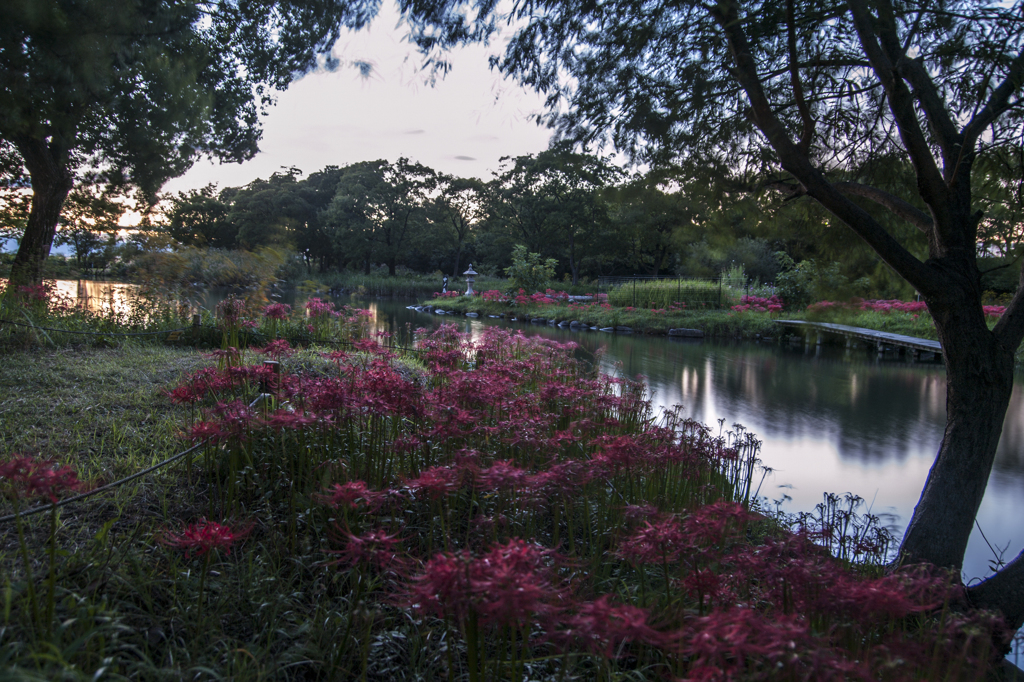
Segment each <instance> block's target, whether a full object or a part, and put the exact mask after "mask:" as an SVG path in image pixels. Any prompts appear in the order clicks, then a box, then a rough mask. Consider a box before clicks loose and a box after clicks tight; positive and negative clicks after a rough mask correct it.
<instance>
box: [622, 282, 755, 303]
mask: <svg viewBox="0 0 1024 682" xmlns="http://www.w3.org/2000/svg"><path fill="white" fill-rule="evenodd" d="M742 295H743V294H742V291H740V290H739V289H736V288H733V287H731V286H728V283H726V284H725V285H724V286H720V285H719V283H718V282H715V281H711V280H698V279H688V280H672V279H667V280H656V281H643V280H640V281H637V282H627V283H625V284H621V285H619V286H616V287H613V288H611V289H610V290H609V291H608V302H609V303H610V304H612V305H613V306H616V307H620V308H625V307H641V308H665V309H668V308H671V307H672V306H678V305H680V304H685V305H686V307H688V308H696V307H705V308H728V307H729V306H732V305H736V304H737V303H739V299H740V296H742Z"/></svg>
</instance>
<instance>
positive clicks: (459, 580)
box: [412, 538, 564, 627]
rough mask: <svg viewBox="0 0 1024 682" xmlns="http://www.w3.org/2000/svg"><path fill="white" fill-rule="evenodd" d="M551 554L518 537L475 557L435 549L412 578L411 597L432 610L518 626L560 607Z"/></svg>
mask: <svg viewBox="0 0 1024 682" xmlns="http://www.w3.org/2000/svg"><path fill="white" fill-rule="evenodd" d="M553 556H554V552H552V551H550V550H543V549H541V548H540V547H538V546H537V545H534V544H532V543H528V542H526V541H524V540H520V539H518V538H513V539H512V540H510V541H509V542H507V543H506V544H504V545H498V546H496V547H494V548H493V549H492V550H491V551H490V552H488V553H487V554H484V555H482V556H480V557H478V558H475V559H474V558H473V557H472V556H471V555H470V554H469V553H468V552H459V553H456V554H438V555H437V556H435V557H434V558H433V559H431V560H430V561H429V562H427V564H426V566H424V571H423V574H422V575H421V576H419V577H418V578H416V579H415V580H414V586H413V590H412V602H413V603H414V604H417V605H419V606H420V607H421V608H423V609H424V610H426V611H427V612H429V613H434V614H436V615H442V616H443V615H445V614H452V615H455V616H456V617H459V618H462V617H464V616H466V615H467V614H468V613H469V612H470V611H474V612H476V613H477V615H478V616H479V618H480V622H481V624H495V625H516V626H519V627H522V626H523V625H525V624H526V623H527V622H528V621H529V620H531V619H532V618H534V617H537V616H549V615H551V614H553V613H555V612H556V611H557V610H558V609H559V608H560V605H561V603H562V601H563V597H564V594H563V591H562V590H560V589H559V588H558V587H557V586H555V585H554V584H553V582H552V576H553V571H552V569H551V567H550V566H549V564H550V560H551V558H552V557H553Z"/></svg>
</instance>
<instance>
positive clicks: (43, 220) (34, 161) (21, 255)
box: [10, 139, 74, 287]
mask: <svg viewBox="0 0 1024 682" xmlns="http://www.w3.org/2000/svg"><path fill="white" fill-rule="evenodd" d="M17 147H18V152H19V153H20V154H21V157H22V159H23V160H24V161H25V167H26V168H28V172H29V175H30V176H31V178H32V209H31V211H30V212H29V216H28V224H27V225H26V226H25V235H24V236H23V237H22V238H21V245H20V246H19V247H18V254H17V255H16V256H15V257H14V263H13V264H12V266H11V277H10V285H11V286H12V287H18V286H32V285H37V284H40V283H42V281H43V266H44V264H45V263H46V258H47V256H49V255H50V247H51V246H53V236H54V234H56V232H57V221H58V220H60V212H61V209H62V208H64V201H65V199H67V198H68V193H69V192H71V187H72V186H73V184H74V179H73V177H72V175H71V173H70V172H69V171H68V169H67V163H66V159H65V158H63V157H64V156H66V155H64V154H62V153H60V152H59V151H55V150H54V149H53V148H51V146H49V145H47V144H46V142H44V141H42V140H36V139H19V140H18V141H17Z"/></svg>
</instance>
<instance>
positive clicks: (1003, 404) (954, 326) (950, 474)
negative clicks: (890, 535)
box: [901, 278, 1013, 570]
mask: <svg viewBox="0 0 1024 682" xmlns="http://www.w3.org/2000/svg"><path fill="white" fill-rule="evenodd" d="M952 279H953V278H951V280H952ZM964 288H966V287H957V286H955V284H954V282H953V281H951V282H950V286H949V287H948V289H947V290H946V291H945V293H946V297H945V298H947V299H948V298H954V297H956V294H958V293H959V294H961V295H962V294H963V293H964ZM972 288H973V287H972ZM979 294H980V292H979ZM978 298H979V300H978V301H976V302H973V303H968V302H954V301H949V300H943V301H935V302H933V301H930V300H929V301H928V304H929V309H930V310H931V313H932V316H933V318H934V319H935V326H936V328H937V330H938V333H939V340H940V342H941V343H942V351H943V355H944V360H945V363H946V430H945V433H944V434H943V438H942V444H941V446H940V447H939V453H938V456H937V457H936V458H935V462H934V464H933V465H932V468H931V471H930V472H929V473H928V479H927V481H926V483H925V487H924V491H923V492H922V493H921V499H920V500H919V501H918V504H917V507H916V508H915V509H914V515H913V517H912V518H911V521H910V524H909V526H908V527H907V532H906V535H905V536H904V539H903V546H902V557H901V560H902V561H903V562H919V561H928V562H930V563H933V564H935V565H937V566H943V567H946V568H951V569H955V570H959V569H960V567H961V566H962V564H963V557H964V553H965V551H966V549H967V541H968V539H969V538H970V535H971V530H972V528H973V526H974V519H975V517H976V515H977V512H978V508H979V506H980V505H981V500H982V497H984V495H985V488H986V486H987V484H988V479H989V474H990V473H991V471H992V463H993V461H994V459H995V453H996V446H997V445H998V444H999V436H1000V433H1001V432H1002V429H1003V419H1004V418H1005V416H1006V408H1007V406H1008V405H1009V403H1010V392H1011V390H1012V388H1013V349H1008V348H1003V347H1002V346H1001V345H1000V344H999V342H998V340H997V339H996V337H995V335H994V334H993V333H992V332H991V331H989V329H988V326H987V325H986V324H985V318H984V315H983V313H982V309H981V301H980V295H979V296H978Z"/></svg>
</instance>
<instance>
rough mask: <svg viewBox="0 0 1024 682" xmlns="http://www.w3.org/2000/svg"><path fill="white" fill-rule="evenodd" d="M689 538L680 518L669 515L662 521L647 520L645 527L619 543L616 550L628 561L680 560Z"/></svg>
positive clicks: (644, 562)
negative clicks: (652, 521) (680, 522)
mask: <svg viewBox="0 0 1024 682" xmlns="http://www.w3.org/2000/svg"><path fill="white" fill-rule="evenodd" d="M687 546H688V543H687V538H686V535H685V533H684V532H683V529H682V527H681V525H680V524H679V520H678V519H676V518H675V517H668V518H666V519H664V520H662V521H657V522H655V523H653V524H652V523H651V522H650V521H647V522H645V523H644V525H643V527H642V528H640V529H639V530H638V531H636V532H635V533H634V534H633V535H632V536H630V537H628V538H626V540H624V541H623V542H622V544H621V545H619V549H618V551H617V552H616V553H617V554H618V555H619V556H620V557H622V558H623V559H626V560H627V561H632V562H634V563H639V564H660V563H662V562H663V561H669V562H675V561H678V559H679V556H680V554H681V553H682V551H683V549H684V548H686V547H687Z"/></svg>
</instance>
